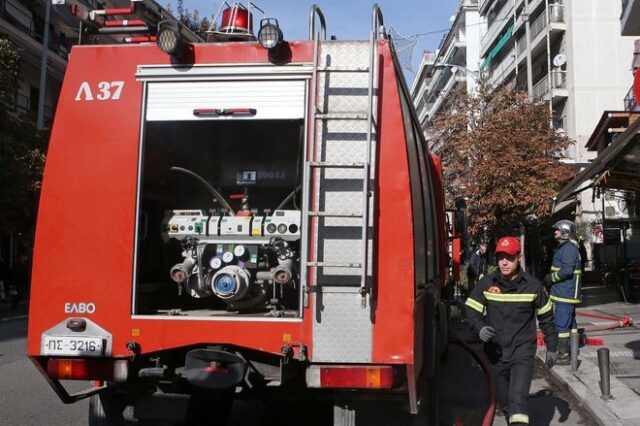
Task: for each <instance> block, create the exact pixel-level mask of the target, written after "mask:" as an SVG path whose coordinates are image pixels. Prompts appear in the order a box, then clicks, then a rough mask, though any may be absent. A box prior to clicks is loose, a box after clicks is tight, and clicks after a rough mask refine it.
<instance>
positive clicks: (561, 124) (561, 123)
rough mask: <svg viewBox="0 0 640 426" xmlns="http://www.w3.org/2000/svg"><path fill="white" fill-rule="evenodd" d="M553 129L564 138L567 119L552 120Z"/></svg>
mask: <svg viewBox="0 0 640 426" xmlns="http://www.w3.org/2000/svg"><path fill="white" fill-rule="evenodd" d="M553 128H554V130H555V131H556V132H558V133H559V134H561V135H563V136H566V135H567V117H566V116H563V117H559V118H558V117H555V118H554V119H553Z"/></svg>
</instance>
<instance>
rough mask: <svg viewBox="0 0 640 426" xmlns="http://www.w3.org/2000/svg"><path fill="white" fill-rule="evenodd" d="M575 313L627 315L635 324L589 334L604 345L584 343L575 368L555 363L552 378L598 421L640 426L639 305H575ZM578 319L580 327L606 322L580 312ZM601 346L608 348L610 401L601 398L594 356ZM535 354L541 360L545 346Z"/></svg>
mask: <svg viewBox="0 0 640 426" xmlns="http://www.w3.org/2000/svg"><path fill="white" fill-rule="evenodd" d="M578 312H591V313H597V314H605V315H611V316H617V317H623V316H624V315H629V316H631V318H633V319H634V320H635V321H636V324H637V325H634V326H632V327H625V328H618V329H614V330H608V331H596V332H590V333H588V337H602V338H603V339H604V345H603V346H583V347H582V348H580V356H579V360H580V365H579V367H578V371H577V372H576V373H575V374H573V373H571V368H570V367H569V366H555V367H553V368H552V369H551V371H550V372H551V375H552V377H553V378H554V379H555V380H557V381H558V382H559V384H560V385H562V386H565V387H566V388H567V389H568V390H569V391H570V392H571V393H572V394H573V396H574V397H576V398H577V399H578V400H579V401H580V403H581V404H582V405H583V406H584V407H585V408H586V409H587V410H588V411H589V412H590V413H591V415H592V416H593V418H594V420H595V421H596V422H597V423H598V424H600V425H606V426H640V327H638V325H640V304H624V303H609V304H605V305H597V306H590V307H588V308H578ZM577 319H578V326H579V327H584V326H586V325H590V324H593V325H597V324H601V323H603V322H607V321H605V320H599V319H595V318H589V317H584V316H580V315H578V316H577ZM601 347H606V348H608V349H609V351H610V368H611V396H612V398H611V399H610V400H604V399H603V398H601V392H600V372H599V369H598V359H597V350H598V349H599V348H601ZM537 356H538V358H539V359H540V360H544V356H545V348H544V347H541V348H539V350H538V353H537Z"/></svg>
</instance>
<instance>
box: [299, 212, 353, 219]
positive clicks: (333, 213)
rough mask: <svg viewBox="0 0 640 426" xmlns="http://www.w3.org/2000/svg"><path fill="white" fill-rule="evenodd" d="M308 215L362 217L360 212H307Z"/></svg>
mask: <svg viewBox="0 0 640 426" xmlns="http://www.w3.org/2000/svg"><path fill="white" fill-rule="evenodd" d="M309 216H319V217H353V218H358V219H361V218H362V214H361V213H346V212H345V213H339V212H309Z"/></svg>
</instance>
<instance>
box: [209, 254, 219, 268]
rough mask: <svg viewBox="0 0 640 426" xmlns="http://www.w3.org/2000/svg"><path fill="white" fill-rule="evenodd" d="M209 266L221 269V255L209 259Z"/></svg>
mask: <svg viewBox="0 0 640 426" xmlns="http://www.w3.org/2000/svg"><path fill="white" fill-rule="evenodd" d="M209 266H211V268H213V269H220V268H221V267H222V259H220V258H219V257H212V258H211V260H210V261H209Z"/></svg>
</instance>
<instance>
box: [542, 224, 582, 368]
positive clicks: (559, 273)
mask: <svg viewBox="0 0 640 426" xmlns="http://www.w3.org/2000/svg"><path fill="white" fill-rule="evenodd" d="M553 237H554V238H555V239H556V241H557V242H558V243H559V246H558V248H556V250H555V252H554V254H553V261H552V263H551V271H550V273H549V274H547V276H546V277H545V278H544V281H545V284H546V285H547V287H548V288H550V290H549V292H550V293H551V300H552V301H553V305H554V317H555V324H556V331H557V332H558V364H559V365H568V364H569V363H570V361H571V355H570V350H569V337H570V336H571V332H574V333H577V332H578V329H577V323H576V305H577V304H579V303H580V280H581V277H582V261H581V258H580V249H579V247H578V243H577V242H576V241H575V228H574V227H573V223H572V222H571V221H569V220H560V221H558V222H556V223H554V224H553Z"/></svg>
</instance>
